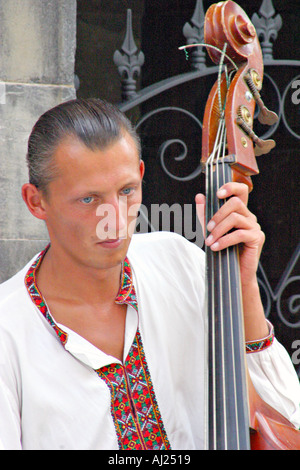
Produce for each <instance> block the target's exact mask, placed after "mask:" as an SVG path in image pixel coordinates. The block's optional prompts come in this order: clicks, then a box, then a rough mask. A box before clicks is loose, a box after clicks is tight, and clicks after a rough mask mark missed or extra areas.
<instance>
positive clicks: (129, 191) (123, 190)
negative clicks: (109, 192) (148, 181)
mask: <svg viewBox="0 0 300 470" xmlns="http://www.w3.org/2000/svg"><path fill="white" fill-rule="evenodd" d="M131 192H132V188H125V189H122V194H124V195H125V196H128V195H129V194H130V193H131Z"/></svg>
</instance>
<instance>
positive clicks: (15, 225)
mask: <svg viewBox="0 0 300 470" xmlns="http://www.w3.org/2000/svg"><path fill="white" fill-rule="evenodd" d="M75 49H76V0H59V1H58V0H47V1H44V0H0V282H3V281H4V280H6V279H7V278H9V277H10V276H11V275H13V274H14V273H15V272H17V271H18V270H19V269H20V268H21V267H22V266H24V264H25V263H27V261H29V260H30V259H31V258H32V256H33V255H34V254H35V253H36V252H37V251H39V250H40V249H42V248H43V247H44V246H45V245H46V244H47V241H48V238H47V231H46V228H45V226H44V222H42V221H40V220H37V219H35V218H34V217H33V216H32V215H31V214H30V213H29V211H28V210H27V208H26V206H25V204H24V202H23V200H22V196H21V186H22V184H23V183H25V182H27V181H28V174H27V167H26V161H25V156H26V146H27V140H28V136H29V134H30V131H31V129H32V126H33V125H34V123H35V122H36V120H37V119H38V117H39V116H40V115H41V114H42V113H43V112H45V111H46V110H47V109H49V108H51V107H52V106H55V105H56V104H58V103H60V102H62V101H66V100H68V99H72V98H74V97H75V89H74V61H75Z"/></svg>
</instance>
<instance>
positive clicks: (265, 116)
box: [245, 69, 278, 126]
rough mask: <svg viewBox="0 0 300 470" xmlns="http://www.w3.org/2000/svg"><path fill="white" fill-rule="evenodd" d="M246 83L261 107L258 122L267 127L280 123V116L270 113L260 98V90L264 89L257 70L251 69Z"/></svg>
mask: <svg viewBox="0 0 300 470" xmlns="http://www.w3.org/2000/svg"><path fill="white" fill-rule="evenodd" d="M245 81H246V83H247V85H248V87H249V90H250V92H251V93H252V96H253V98H254V99H255V101H256V103H257V105H258V107H259V110H260V111H259V115H258V117H257V118H258V120H259V122H260V123H261V124H265V125H267V126H272V125H273V124H275V123H276V122H277V121H278V116H277V114H276V113H274V112H273V111H270V110H269V109H268V108H267V107H266V106H265V104H264V102H263V100H262V99H261V96H260V93H259V92H260V90H261V88H262V81H261V78H260V76H259V74H258V73H257V71H256V70H254V69H250V70H249V71H248V72H247V74H246V75H245Z"/></svg>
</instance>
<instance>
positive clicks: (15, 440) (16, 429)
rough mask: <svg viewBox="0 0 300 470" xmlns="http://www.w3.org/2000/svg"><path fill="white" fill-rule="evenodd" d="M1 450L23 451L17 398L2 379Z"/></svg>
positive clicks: (0, 386) (0, 393)
mask: <svg viewBox="0 0 300 470" xmlns="http://www.w3.org/2000/svg"><path fill="white" fill-rule="evenodd" d="M0 449H2V450H21V432H20V413H19V410H18V407H17V405H16V400H15V398H14V397H13V395H12V393H11V391H10V390H9V388H8V387H7V385H6V384H5V383H4V381H3V380H2V378H1V377H0Z"/></svg>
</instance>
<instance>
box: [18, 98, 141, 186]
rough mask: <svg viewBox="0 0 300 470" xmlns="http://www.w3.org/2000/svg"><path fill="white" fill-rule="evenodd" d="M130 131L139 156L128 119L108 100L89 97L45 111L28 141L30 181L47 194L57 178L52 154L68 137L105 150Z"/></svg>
mask: <svg viewBox="0 0 300 470" xmlns="http://www.w3.org/2000/svg"><path fill="white" fill-rule="evenodd" d="M124 131H125V132H128V133H129V134H130V135H131V137H132V138H133V139H134V141H135V143H136V145H137V149H138V152H139V154H140V151H141V149H140V140H139V137H138V135H137V133H136V132H135V129H134V128H133V126H132V124H131V122H130V121H129V119H127V117H126V116H125V115H124V114H123V113H122V112H121V111H120V110H119V109H118V108H117V107H116V106H114V105H112V104H110V103H107V102H106V101H103V100H100V99H96V98H89V99H75V100H71V101H67V102H64V103H62V104H59V105H58V106H55V107H54V108H52V109H50V110H48V111H46V112H45V113H44V114H43V115H42V116H41V117H40V118H39V119H38V121H37V122H36V124H35V125H34V127H33V129H32V132H31V134H30V137H29V140H28V151H27V157H26V159H27V165H28V171H29V182H30V183H31V184H33V185H35V186H36V187H37V188H39V189H41V190H42V191H44V192H46V190H47V186H48V184H49V182H50V181H52V180H53V179H54V178H55V176H56V174H57V173H56V168H55V163H54V161H53V158H52V156H53V154H54V152H55V150H56V148H57V146H58V145H59V143H60V142H61V140H62V139H63V138H65V137H67V136H68V135H71V136H72V135H73V136H74V137H76V138H78V139H79V140H80V141H81V142H82V143H83V144H84V145H86V146H87V147H88V148H90V149H92V150H94V149H98V148H99V149H104V148H106V147H107V146H109V145H110V144H112V143H113V142H115V141H116V140H118V139H120V138H121V137H122V133H123V132H124Z"/></svg>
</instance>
